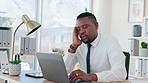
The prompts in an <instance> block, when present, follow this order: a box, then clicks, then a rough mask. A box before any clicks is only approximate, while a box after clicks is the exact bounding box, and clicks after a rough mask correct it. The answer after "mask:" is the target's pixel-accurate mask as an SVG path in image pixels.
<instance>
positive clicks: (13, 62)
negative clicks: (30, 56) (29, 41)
mask: <svg viewBox="0 0 148 83" xmlns="http://www.w3.org/2000/svg"><path fill="white" fill-rule="evenodd" d="M9 62H10V63H11V64H20V63H21V60H14V61H9Z"/></svg>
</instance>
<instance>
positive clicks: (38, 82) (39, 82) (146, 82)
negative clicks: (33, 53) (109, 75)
mask: <svg viewBox="0 0 148 83" xmlns="http://www.w3.org/2000/svg"><path fill="white" fill-rule="evenodd" d="M34 72H35V71H34ZM25 73H33V71H22V72H21V74H20V75H19V76H10V75H9V74H2V73H1V72H0V78H1V79H4V80H7V81H9V82H10V83H55V82H51V81H47V80H46V79H44V78H32V77H28V76H25ZM82 83H100V82H82ZM107 83H148V78H140V79H130V80H125V81H119V82H107Z"/></svg>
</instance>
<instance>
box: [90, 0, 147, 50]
mask: <svg viewBox="0 0 148 83" xmlns="http://www.w3.org/2000/svg"><path fill="white" fill-rule="evenodd" d="M128 3H129V0H93V3H92V4H93V6H92V12H93V13H94V14H95V15H96V16H97V18H98V21H99V22H100V29H99V31H100V32H101V33H103V34H111V35H113V36H115V37H116V38H117V40H118V41H119V43H120V45H121V48H122V50H124V51H128V50H129V41H128V37H131V36H132V26H133V25H135V24H140V25H142V26H143V23H130V22H128ZM145 16H147V17H148V0H145ZM143 28H144V27H143ZM142 35H144V29H143V32H142Z"/></svg>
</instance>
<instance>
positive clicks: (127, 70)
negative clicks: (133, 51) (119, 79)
mask: <svg viewBox="0 0 148 83" xmlns="http://www.w3.org/2000/svg"><path fill="white" fill-rule="evenodd" d="M123 53H124V55H125V56H126V57H125V68H126V72H127V76H126V80H127V79H128V74H129V64H130V53H129V52H123Z"/></svg>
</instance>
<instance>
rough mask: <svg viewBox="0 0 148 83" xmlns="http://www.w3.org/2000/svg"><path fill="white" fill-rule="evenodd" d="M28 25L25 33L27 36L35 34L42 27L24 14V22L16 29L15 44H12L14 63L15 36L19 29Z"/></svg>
mask: <svg viewBox="0 0 148 83" xmlns="http://www.w3.org/2000/svg"><path fill="white" fill-rule="evenodd" d="M23 23H24V24H26V28H25V32H26V35H27V36H28V35H30V34H31V33H33V32H34V31H36V30H37V29H38V28H39V27H41V25H40V24H39V23H38V22H36V21H33V20H30V19H29V17H28V16H27V15H26V14H24V15H23V16H22V22H21V23H20V24H19V25H18V27H17V28H16V29H15V31H14V33H13V42H12V43H13V44H12V58H11V59H12V61H13V59H14V43H15V34H16V31H17V30H18V28H19V27H20V26H21V25H22V24H23Z"/></svg>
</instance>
